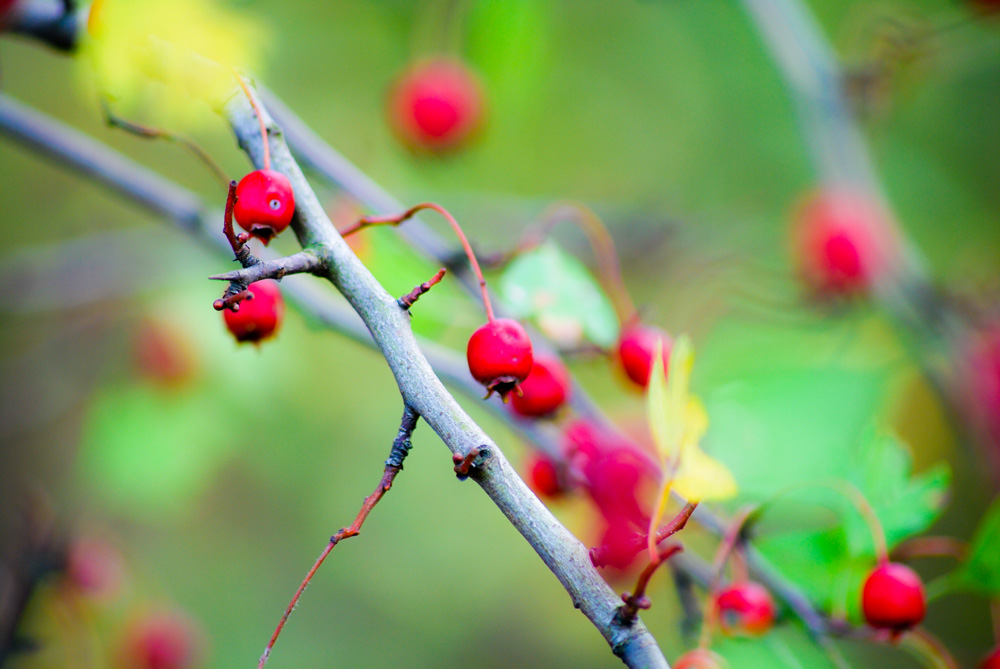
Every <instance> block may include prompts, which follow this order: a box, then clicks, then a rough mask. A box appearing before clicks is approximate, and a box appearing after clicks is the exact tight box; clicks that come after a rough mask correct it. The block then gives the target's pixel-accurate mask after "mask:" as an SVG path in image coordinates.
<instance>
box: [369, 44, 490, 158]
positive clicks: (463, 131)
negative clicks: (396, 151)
mask: <svg viewBox="0 0 1000 669" xmlns="http://www.w3.org/2000/svg"><path fill="white" fill-rule="evenodd" d="M483 98H484V96H483V92H482V88H481V87H480V85H479V82H478V81H477V80H476V77H475V76H474V75H473V74H472V72H471V71H470V70H469V68H468V67H467V66H466V65H465V64H464V63H463V62H461V61H460V60H455V59H452V58H444V57H441V58H435V59H433V60H426V61H421V62H419V63H416V64H415V65H413V66H412V67H411V68H409V69H408V70H406V71H405V72H404V73H403V74H402V75H401V76H400V78H399V79H398V80H397V81H396V83H395V84H394V85H393V88H392V91H391V93H390V95H389V123H390V125H391V127H392V129H393V131H395V133H396V135H397V136H398V137H399V139H400V140H401V141H402V142H403V143H404V144H406V145H407V146H409V147H410V148H411V149H416V150H423V151H430V152H433V153H444V152H446V151H451V150H454V149H457V148H459V147H461V146H463V145H465V144H466V143H467V142H468V140H469V139H470V138H471V137H472V135H473V134H475V132H476V131H477V130H478V129H479V128H480V127H481V125H482V121H483V116H484V111H485V104H484V99H483Z"/></svg>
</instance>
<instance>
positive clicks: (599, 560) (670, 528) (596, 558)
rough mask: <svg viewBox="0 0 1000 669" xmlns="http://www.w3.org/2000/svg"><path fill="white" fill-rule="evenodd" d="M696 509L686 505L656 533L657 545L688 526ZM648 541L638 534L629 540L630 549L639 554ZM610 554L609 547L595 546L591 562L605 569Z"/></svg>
mask: <svg viewBox="0 0 1000 669" xmlns="http://www.w3.org/2000/svg"><path fill="white" fill-rule="evenodd" d="M696 508H698V503H697V502H688V503H687V504H685V505H684V507H683V508H682V509H681V510H680V511H679V512H678V514H677V515H676V516H674V517H673V519H671V521H670V522H669V523H667V524H666V525H664V526H663V527H661V528H660V529H658V530H657V531H656V543H657V544H661V543H663V542H664V541H666V540H667V539H668V538H670V537H671V536H673V535H675V534H677V533H678V532H680V531H681V530H683V529H684V526H685V525H687V521H688V519H690V518H691V514H693V513H694V510H695V509H696ZM648 541H649V540H648V536H647V535H645V534H640V533H638V532H637V533H636V534H634V535H633V536H632V537H631V539H629V546H628V549H629V550H630V551H633V552H634V553H638V552H640V551H642V550H643V549H645V548H646V546H647V544H648ZM609 553H610V548H609V547H607V546H603V545H602V546H595V547H594V548H591V549H590V561H591V562H593V563H594V566H595V567H604V566H606V565H607V564H608V558H609Z"/></svg>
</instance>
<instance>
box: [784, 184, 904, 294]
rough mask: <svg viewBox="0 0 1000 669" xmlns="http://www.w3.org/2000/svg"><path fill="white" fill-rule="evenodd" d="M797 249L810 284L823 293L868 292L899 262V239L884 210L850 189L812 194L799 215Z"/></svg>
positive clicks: (795, 223) (794, 232)
mask: <svg viewBox="0 0 1000 669" xmlns="http://www.w3.org/2000/svg"><path fill="white" fill-rule="evenodd" d="M792 247H793V251H794V255H795V260H796V262H797V264H798V270H799V273H800V275H801V277H802V279H803V281H805V282H806V284H807V285H808V286H809V287H810V288H811V289H812V290H813V291H815V292H816V293H817V294H819V295H824V296H849V295H857V294H862V293H865V292H867V291H868V290H869V289H870V288H871V287H872V285H873V283H874V282H875V281H876V280H878V279H879V278H881V277H883V276H885V275H887V274H889V273H891V272H892V271H893V270H894V269H895V267H896V265H897V264H898V255H899V252H900V249H899V247H898V240H897V238H896V236H895V233H894V231H893V229H892V225H891V223H890V222H889V220H888V218H887V216H886V214H885V212H884V211H883V210H882V209H881V207H880V206H879V205H878V203H877V202H875V201H874V200H872V199H871V198H870V197H868V196H867V195H864V194H862V193H859V192H854V191H852V190H848V189H829V190H821V191H817V192H815V193H812V194H810V195H809V196H808V197H807V198H806V199H805V200H804V202H803V203H802V204H801V205H800V206H799V208H798V210H797V211H796V213H795V215H794V220H793V227H792Z"/></svg>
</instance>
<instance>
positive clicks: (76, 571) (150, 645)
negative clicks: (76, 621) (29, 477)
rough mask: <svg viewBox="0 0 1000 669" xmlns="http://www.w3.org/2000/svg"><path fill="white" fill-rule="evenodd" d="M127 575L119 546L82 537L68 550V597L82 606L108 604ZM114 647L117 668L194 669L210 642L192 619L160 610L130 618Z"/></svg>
mask: <svg viewBox="0 0 1000 669" xmlns="http://www.w3.org/2000/svg"><path fill="white" fill-rule="evenodd" d="M125 573H126V565H125V559H124V557H123V556H122V554H121V552H120V551H119V550H118V548H117V547H115V546H114V545H113V544H112V543H109V542H108V541H106V540H104V539H101V538H97V537H81V538H78V539H75V540H74V541H72V542H71V543H70V544H69V546H68V548H67V552H66V559H65V563H64V565H63V576H62V586H63V590H62V592H64V593H65V594H66V595H68V596H71V597H73V598H74V599H76V600H77V601H78V602H79V603H80V604H81V605H83V604H90V603H94V604H108V603H110V602H112V601H113V600H115V599H116V598H117V597H119V596H120V595H121V593H122V591H123V581H124V580H125ZM76 608H77V607H76V606H74V610H76ZM114 646H115V647H114V649H113V653H112V654H113V655H114V658H115V666H118V667H122V668H123V669H193V668H194V667H196V666H200V665H201V656H202V654H203V653H202V648H203V646H204V643H203V639H202V636H201V634H200V633H199V631H198V629H197V627H196V625H195V623H194V622H193V621H192V620H190V619H189V618H188V617H187V616H186V615H184V614H183V613H180V612H179V611H176V610H173V609H167V608H156V609H149V610H143V611H141V612H139V613H135V612H132V613H130V615H129V622H128V624H127V625H126V626H125V628H124V629H123V630H122V631H121V633H120V634H118V635H117V640H116V641H115V643H114Z"/></svg>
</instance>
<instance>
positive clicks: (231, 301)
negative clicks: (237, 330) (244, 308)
mask: <svg viewBox="0 0 1000 669" xmlns="http://www.w3.org/2000/svg"><path fill="white" fill-rule="evenodd" d="M234 286H236V287H237V290H233V287H234ZM252 299H253V293H251V292H250V291H249V290H247V289H246V288H243V289H239V284H236V283H231V284H229V288H227V289H226V293H225V295H223V296H222V299H221V300H216V301H215V302H213V303H212V306H213V307H214V308H215V310H216V311H222V310H223V309H229V310H230V311H232V312H237V311H239V310H240V302H242V301H243V300H252Z"/></svg>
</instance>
